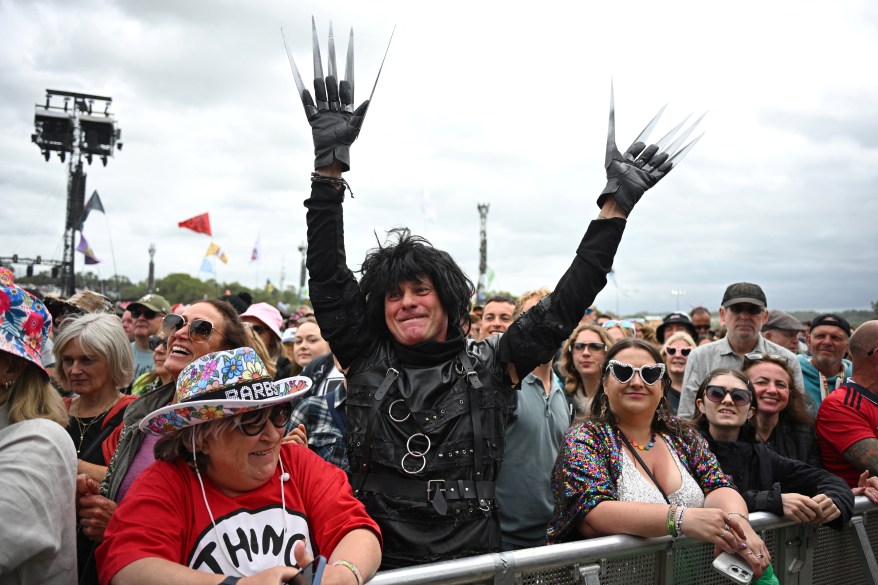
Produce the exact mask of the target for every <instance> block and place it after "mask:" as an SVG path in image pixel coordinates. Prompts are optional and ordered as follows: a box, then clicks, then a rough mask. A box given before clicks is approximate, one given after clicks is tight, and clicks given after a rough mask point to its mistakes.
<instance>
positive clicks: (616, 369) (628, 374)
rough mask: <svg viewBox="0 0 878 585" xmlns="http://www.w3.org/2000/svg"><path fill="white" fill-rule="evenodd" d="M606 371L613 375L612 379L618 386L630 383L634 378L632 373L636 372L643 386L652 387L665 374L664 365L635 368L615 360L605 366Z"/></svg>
mask: <svg viewBox="0 0 878 585" xmlns="http://www.w3.org/2000/svg"><path fill="white" fill-rule="evenodd" d="M607 370H609V371H610V373H611V374H613V377H614V378H616V380H617V381H618V382H619V383H620V384H627V383H628V382H630V381H631V380H632V379H633V378H634V373H635V372H637V373H638V374H640V379H641V380H643V383H644V384H647V385H648V386H652V385H653V384H655V383H656V382H658V381H659V380H661V379H662V376H663V375H664V374H665V364H650V365H645V366H640V367H639V368H635V367H634V366H632V365H631V364H623V363H622V362H617V361H616V360H610V363H609V364H607Z"/></svg>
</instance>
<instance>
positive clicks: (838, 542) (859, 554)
mask: <svg viewBox="0 0 878 585" xmlns="http://www.w3.org/2000/svg"><path fill="white" fill-rule="evenodd" d="M750 520H751V523H752V525H753V528H754V529H756V531H757V532H758V533H759V534H760V536H761V537H762V539H763V540H764V541H765V544H766V545H767V546H768V549H769V551H770V552H771V558H772V565H773V568H774V573H775V575H777V577H778V579H779V580H780V582H781V584H783V585H807V584H812V583H813V584H814V585H822V584H824V583H825V584H829V583H832V584H835V583H840V584H844V585H856V584H864V585H878V565H876V562H875V554H876V552H878V506H875V505H873V504H872V503H871V502H869V500H867V499H866V498H865V497H862V496H860V497H858V498H856V505H855V507H854V517H853V518H852V519H851V522H850V524H849V525H848V527H846V528H845V529H844V530H843V531H838V530H833V529H831V528H826V527H823V526H821V527H814V526H803V525H801V524H796V523H793V522H790V521H788V520H785V519H783V518H778V517H777V516H775V515H773V514H767V513H764V512H757V513H754V514H751V516H750ZM669 542H670V538H669V537H661V538H638V537H635V536H622V535H620V536H606V537H603V538H593V539H590V540H582V541H578V542H571V543H565V544H556V545H553V546H544V547H539V548H531V549H524V550H518V551H512V552H504V553H496V554H489V555H480V556H476V557H469V558H465V559H458V560H454V561H445V562H441V563H433V564H429V565H420V566H416V567H409V568H405V569H396V570H392V571H382V572H379V573H378V574H377V575H376V576H375V577H374V578H373V579H372V580H371V581H370V583H371V584H372V585H389V584H391V583H393V584H402V585H438V584H447V585H458V584H478V585H491V584H493V585H578V584H581V585H635V584H636V585H640V584H644V585H645V584H661V585H674V584H680V585H690V584H697V585H701V584H705V585H713V584H716V585H725V584H729V583H734V581H732V580H731V579H729V578H728V577H725V576H724V575H722V574H721V573H719V572H717V571H716V570H715V569H713V567H712V566H711V562H712V561H713V545H709V544H705V543H701V542H697V541H693V540H689V539H687V538H679V539H677V541H676V542H675V543H674V545H673V547H671V548H669V547H668V543H669Z"/></svg>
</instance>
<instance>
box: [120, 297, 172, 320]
mask: <svg viewBox="0 0 878 585" xmlns="http://www.w3.org/2000/svg"><path fill="white" fill-rule="evenodd" d="M136 306H141V307H144V308H146V309H149V310H150V311H153V312H155V313H162V314H164V315H169V314H170V313H171V303H169V302H168V301H167V300H165V297H163V296H161V295H154V294H152V293H150V294H148V295H144V296H142V297H140V298H139V299H137V300H136V301H134V302H133V303H130V304H129V305H128V306H127V307H126V309H128V310H129V311H130V310H131V309H133V308H134V307H136Z"/></svg>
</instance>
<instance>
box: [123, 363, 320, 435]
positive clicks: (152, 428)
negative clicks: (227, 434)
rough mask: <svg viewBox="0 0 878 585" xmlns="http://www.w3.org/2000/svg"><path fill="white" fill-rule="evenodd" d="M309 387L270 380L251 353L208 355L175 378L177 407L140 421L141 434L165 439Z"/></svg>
mask: <svg viewBox="0 0 878 585" xmlns="http://www.w3.org/2000/svg"><path fill="white" fill-rule="evenodd" d="M310 388H311V380H310V379H309V378H306V377H304V376H294V377H292V378H286V379H284V380H278V381H277V382H274V381H272V379H271V376H270V375H269V374H268V371H267V370H266V369H265V364H263V363H262V360H261V359H259V356H258V355H256V351H255V350H254V349H253V348H250V347H239V348H237V349H232V350H226V351H218V352H215V353H209V354H207V355H205V356H203V357H200V358H198V359H196V360H195V361H193V362H192V363H191V364H189V365H188V366H186V367H185V368H183V371H182V372H180V375H179V376H178V377H177V392H176V395H175V404H169V405H167V406H163V407H162V408H159V409H158V410H156V411H154V412H152V413H150V414H148V415H147V416H146V418H144V419H143V420H142V421H140V430H141V431H143V432H146V433H152V434H155V435H163V434H165V433H170V432H173V431H179V430H180V429H183V428H186V427H189V426H192V425H197V424H201V423H206V422H210V421H212V420H218V419H221V418H225V417H228V416H235V415H238V414H243V413H245V412H250V411H251V410H258V409H261V408H267V407H270V406H274V405H275V404H279V403H281V402H289V401H290V400H293V399H294V398H297V397H301V396H302V395H303V394H305V393H306V392H307V391H308V390H309V389H310Z"/></svg>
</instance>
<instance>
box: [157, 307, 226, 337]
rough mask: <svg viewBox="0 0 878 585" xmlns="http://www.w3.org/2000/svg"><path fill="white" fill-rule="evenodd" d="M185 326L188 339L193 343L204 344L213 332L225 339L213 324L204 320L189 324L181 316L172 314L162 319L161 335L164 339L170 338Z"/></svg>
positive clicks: (196, 320) (194, 320) (193, 321)
mask: <svg viewBox="0 0 878 585" xmlns="http://www.w3.org/2000/svg"><path fill="white" fill-rule="evenodd" d="M186 325H189V339H191V340H192V341H194V342H195V343H204V342H206V341H207V340H208V339H210V336H211V334H213V333H214V332H215V333H217V334H218V335H220V336H222V337H225V335H223V333H222V331H220V330H219V329H216V328H215V327H214V326H213V323H211V322H210V321H207V320H206V319H192V321H191V322H190V321H187V320H186V317H184V316H183V315H173V314H172V315H165V318H164V319H162V333H164V334H165V337H170V336H171V335H173V334H174V333H176V332H177V331H179V330H181V329H182V328H183V327H185V326H186Z"/></svg>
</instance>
